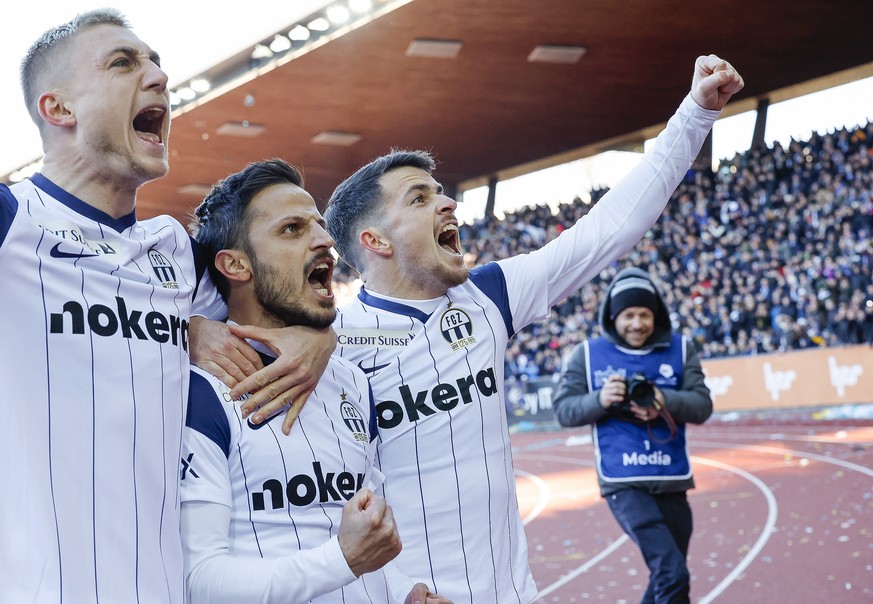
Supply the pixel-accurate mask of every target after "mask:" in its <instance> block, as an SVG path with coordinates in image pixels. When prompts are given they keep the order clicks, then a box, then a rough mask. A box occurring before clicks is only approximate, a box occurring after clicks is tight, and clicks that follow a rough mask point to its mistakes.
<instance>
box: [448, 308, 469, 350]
mask: <svg viewBox="0 0 873 604" xmlns="http://www.w3.org/2000/svg"><path fill="white" fill-rule="evenodd" d="M440 331H442V333H443V337H444V338H445V339H446V342H448V343H449V346H451V347H452V350H453V351H457V350H460V349H461V348H466V347H467V346H469V345H470V344H475V343H476V337H475V336H474V335H473V321H472V320H471V319H470V315H468V314H467V313H465V312H464V311H463V310H461V309H459V308H448V309H446V311H445V312H444V313H443V316H442V317H440Z"/></svg>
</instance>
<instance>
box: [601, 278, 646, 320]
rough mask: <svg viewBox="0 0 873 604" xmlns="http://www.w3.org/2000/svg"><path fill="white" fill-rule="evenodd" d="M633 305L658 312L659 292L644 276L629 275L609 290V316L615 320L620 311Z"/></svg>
mask: <svg viewBox="0 0 873 604" xmlns="http://www.w3.org/2000/svg"><path fill="white" fill-rule="evenodd" d="M631 306H642V307H644V308H648V309H649V310H651V311H652V312H653V313H654V312H657V310H658V294H657V293H656V292H655V286H654V285H652V283H651V282H650V281H648V280H647V279H643V278H642V277H628V278H627V279H622V280H621V281H619V282H618V283H616V284H615V285H614V286H613V287H612V291H610V292H609V315H610V317H609V318H610V319H613V320H614V319H615V317H616V316H617V315H618V313H620V312H621V311H623V310H624V309H625V308H630V307H631Z"/></svg>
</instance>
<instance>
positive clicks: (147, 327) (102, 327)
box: [49, 296, 188, 351]
mask: <svg viewBox="0 0 873 604" xmlns="http://www.w3.org/2000/svg"><path fill="white" fill-rule="evenodd" d="M62 309H63V310H62V311H61V312H57V313H52V314H51V317H50V327H49V331H50V333H60V334H62V333H66V331H65V327H66V324H67V322H66V321H65V320H64V319H65V317H69V319H70V320H69V325H70V333H73V334H83V333H85V324H86V323H87V325H88V329H90V330H91V333H95V334H97V335H98V336H103V337H110V336H114V335H116V334H118V333H119V332H121V336H122V337H125V338H129V339H131V338H136V339H138V340H154V341H155V342H158V343H160V344H165V343H167V342H170V343H171V344H172V345H173V346H179V345H181V346H182V349H183V350H185V351H187V350H188V321H186V320H185V319H180V318H179V317H177V316H174V315H165V314H163V313H160V312H158V311H156V310H150V311H142V310H128V308H127V304H126V303H125V301H124V298H119V297H118V296H116V297H115V308H114V309H113V308H110V307H108V306H106V305H104V304H93V305H91V306H89V307H88V309H87V311H86V310H85V309H84V308H82V305H81V304H79V303H78V302H76V301H74V300H70V301H69V302H65V303H64V305H63V307H62Z"/></svg>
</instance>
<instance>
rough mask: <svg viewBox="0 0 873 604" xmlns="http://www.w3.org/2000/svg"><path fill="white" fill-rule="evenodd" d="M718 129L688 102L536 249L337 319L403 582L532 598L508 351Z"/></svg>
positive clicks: (460, 599)
mask: <svg viewBox="0 0 873 604" xmlns="http://www.w3.org/2000/svg"><path fill="white" fill-rule="evenodd" d="M717 115H718V113H717V112H715V111H706V110H703V109H701V108H700V107H699V106H698V105H697V104H696V103H695V102H694V101H693V100H692V99H691V98H690V96H688V97H686V99H685V100H684V101H683V103H682V104H681V105H680V107H679V110H678V111H677V113H676V115H674V116H673V118H671V120H670V121H669V123H668V125H667V128H666V129H665V131H664V132H663V133H662V134H661V135H660V136H659V137H658V139H657V141H656V143H655V145H654V146H653V148H652V149H651V150H650V151H649V152H648V153H647V154H646V155H645V156H644V157H643V159H642V161H641V163H640V165H638V166H637V167H636V168H634V170H632V171H631V173H630V174H629V175H628V176H627V177H625V178H624V179H623V180H622V182H621V183H619V184H618V185H616V186H615V187H614V188H613V189H612V190H611V191H610V192H609V193H608V194H607V195H606V196H605V197H604V198H603V199H601V200H600V201H599V202H598V203H597V204H596V205H595V206H594V208H592V210H591V212H590V213H589V214H588V215H587V216H585V217H584V218H582V219H581V220H580V221H579V222H578V223H577V224H576V225H575V226H573V227H572V228H570V229H567V230H566V231H564V232H563V233H562V235H561V236H560V237H558V238H557V239H555V240H554V241H552V242H550V243H549V244H547V245H546V246H544V247H543V248H542V249H540V250H538V251H535V252H532V253H530V254H525V255H521V256H516V257H514V258H509V259H507V260H501V261H499V262H497V263H491V264H488V265H486V266H484V267H480V268H478V269H476V270H474V271H473V272H472V274H471V278H470V279H469V281H468V282H467V283H464V284H463V285H460V286H457V287H452V288H451V289H449V290H448V292H447V293H446V295H445V296H444V297H443V298H441V299H439V300H435V301H429V302H428V301H425V302H424V303H422V302H421V301H419V302H415V303H414V302H411V301H406V302H405V301H402V300H391V299H386V298H383V297H378V296H375V295H372V294H370V293H369V292H367V291H365V290H362V292H361V294H360V296H359V300H358V301H357V302H355V303H353V304H350V305H348V306H347V307H345V308H343V309H342V311H341V312H340V314H339V315H338V317H337V321H336V323H335V324H334V327H335V329H336V331H337V334H338V336H339V346H338V348H337V350H338V353H339V354H341V355H342V356H343V357H344V358H347V359H349V360H351V361H352V362H355V363H358V364H359V366H360V367H361V368H362V369H363V370H364V371H365V372H368V373H369V375H370V383H371V386H372V388H373V395H374V397H375V400H376V409H377V413H378V419H379V439H378V441H377V442H378V447H377V450H378V457H377V460H378V463H379V464H380V466H381V468H382V471H383V473H384V474H385V476H386V479H385V483H384V489H385V497H386V499H388V501H389V502H391V504H392V507H393V509H394V514H395V518H396V519H397V525H398V530H399V531H400V535H401V537H402V539H403V551H402V552H401V553H400V556H398V558H397V563H398V566H399V567H400V570H401V571H403V572H404V573H406V574H407V575H409V576H410V577H412V578H413V579H415V580H419V581H423V582H425V583H427V584H429V585H430V586H431V587H432V588H433V589H434V590H435V591H436V592H437V593H439V594H440V595H443V596H445V597H448V598H449V599H451V600H452V601H453V602H455V604H461V603H464V602H474V603H476V604H479V603H484V602H494V603H497V604H510V603H513V602H522V603H528V602H531V601H532V600H533V599H534V598H535V597H536V586H535V585H534V581H533V578H532V576H531V573H530V570H529V567H528V559H527V544H526V541H525V537H524V531H523V528H522V524H521V521H520V518H519V513H518V509H517V502H516V497H515V491H514V489H515V483H514V477H513V469H512V459H511V448H510V442H509V433H508V428H507V423H506V407H505V403H504V375H503V371H504V359H505V354H506V345H507V342H508V340H509V338H510V337H511V336H512V335H513V334H514V332H515V331H517V330H518V329H520V328H522V327H524V326H525V325H527V324H529V323H531V322H532V321H535V320H542V319H545V318H546V317H547V316H548V314H549V309H550V308H551V306H552V305H553V304H555V303H557V302H558V301H560V300H563V299H564V298H566V297H567V296H568V295H569V294H570V293H572V292H574V291H576V290H578V288H579V287H580V286H581V285H582V284H583V283H585V282H587V281H589V280H590V279H591V278H593V277H594V276H595V275H597V274H598V273H599V272H600V271H601V270H602V269H603V268H604V267H605V266H607V265H608V264H609V263H610V262H613V261H615V260H616V259H618V258H620V257H621V256H622V255H623V254H625V253H626V252H627V251H628V250H629V249H630V248H631V247H633V245H634V244H635V243H636V242H637V241H639V239H640V238H641V237H642V236H643V235H644V234H645V232H646V230H647V229H648V228H649V227H650V226H651V225H652V224H653V223H654V222H655V221H656V220H657V218H658V216H659V215H660V214H661V212H662V211H663V208H664V206H665V205H666V203H667V201H668V200H669V198H670V195H671V193H672V192H673V191H674V190H675V188H676V186H677V185H678V184H679V182H680V180H681V178H682V177H683V176H684V174H685V173H686V171H687V170H688V168H689V166H690V165H691V162H692V160H693V159H694V157H695V156H696V155H697V152H698V151H699V149H700V146H701V144H702V143H703V140H704V138H705V136H706V133H707V132H708V131H709V129H710V128H711V126H712V123H713V121H714V120H715V118H716V117H717ZM425 307H427V308H425ZM422 565H424V566H422Z"/></svg>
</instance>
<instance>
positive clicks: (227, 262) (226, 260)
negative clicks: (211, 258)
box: [215, 250, 252, 282]
mask: <svg viewBox="0 0 873 604" xmlns="http://www.w3.org/2000/svg"><path fill="white" fill-rule="evenodd" d="M215 268H217V269H218V271H219V272H220V273H221V274H222V275H224V276H225V277H227V279H228V280H229V281H241V282H245V281H249V280H251V278H252V264H251V261H250V260H249V257H248V254H246V253H245V252H243V251H240V250H221V251H220V252H218V253H217V254H216V255H215Z"/></svg>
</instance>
